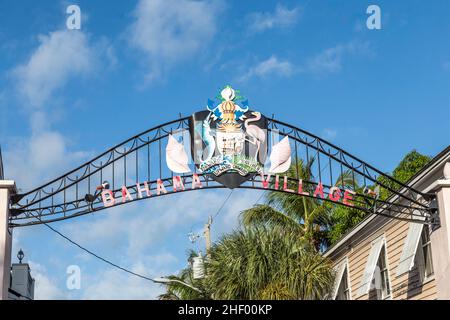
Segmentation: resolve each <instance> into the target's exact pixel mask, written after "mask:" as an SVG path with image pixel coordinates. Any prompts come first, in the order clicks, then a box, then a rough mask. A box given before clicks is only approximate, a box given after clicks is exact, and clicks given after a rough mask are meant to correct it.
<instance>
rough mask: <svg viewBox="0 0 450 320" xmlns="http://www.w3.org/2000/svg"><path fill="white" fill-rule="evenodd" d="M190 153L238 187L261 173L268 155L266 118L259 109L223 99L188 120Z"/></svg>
mask: <svg viewBox="0 0 450 320" xmlns="http://www.w3.org/2000/svg"><path fill="white" fill-rule="evenodd" d="M189 127H190V136H191V153H192V159H193V160H194V162H195V165H196V167H197V169H198V170H199V171H200V172H202V173H205V174H208V175H209V176H210V177H211V178H213V179H214V180H216V181H217V182H219V183H221V184H222V185H224V186H226V187H227V188H231V189H233V188H236V187H238V186H240V185H241V184H242V183H244V182H245V181H247V180H248V179H250V178H252V177H253V176H254V175H255V174H259V173H262V171H263V167H264V163H265V160H266V157H267V119H266V118H265V117H264V116H263V115H262V114H261V113H259V112H254V111H251V110H248V107H247V108H245V107H241V106H239V105H238V104H237V103H235V102H234V101H232V100H229V99H228V100H226V99H225V101H223V102H222V103H221V104H219V105H218V106H216V107H214V108H208V110H207V111H201V112H197V113H194V114H193V115H192V117H191V118H190V121H189Z"/></svg>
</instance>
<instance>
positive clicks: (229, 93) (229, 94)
mask: <svg viewBox="0 0 450 320" xmlns="http://www.w3.org/2000/svg"><path fill="white" fill-rule="evenodd" d="M220 95H221V96H222V98H224V99H225V101H232V100H233V99H234V98H235V97H236V94H235V92H234V89H233V88H232V87H230V86H226V87H225V89H223V90H222V91H221V92H220Z"/></svg>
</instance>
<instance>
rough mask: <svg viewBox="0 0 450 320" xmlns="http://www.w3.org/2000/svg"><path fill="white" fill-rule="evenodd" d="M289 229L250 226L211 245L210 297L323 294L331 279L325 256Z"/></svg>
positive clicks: (241, 297) (279, 297)
mask: <svg viewBox="0 0 450 320" xmlns="http://www.w3.org/2000/svg"><path fill="white" fill-rule="evenodd" d="M308 248H309V246H305V243H304V242H303V241H301V239H300V238H299V237H298V236H297V234H296V233H294V232H288V231H286V230H282V229H280V228H277V227H270V228H269V227H252V228H244V229H242V230H238V231H234V232H233V233H231V234H228V235H225V236H223V237H222V239H221V240H220V241H219V242H218V243H217V244H215V245H214V246H213V248H212V250H211V261H210V262H209V263H208V283H209V286H210V288H214V294H213V295H214V298H215V299H249V300H252V299H274V300H276V299H322V298H324V296H325V295H326V294H327V293H328V292H329V290H330V288H331V286H332V284H333V277H334V274H333V271H332V268H331V264H330V262H329V261H328V260H327V259H325V258H323V257H322V256H321V255H320V254H318V253H316V252H315V251H314V250H312V251H311V250H310V249H308Z"/></svg>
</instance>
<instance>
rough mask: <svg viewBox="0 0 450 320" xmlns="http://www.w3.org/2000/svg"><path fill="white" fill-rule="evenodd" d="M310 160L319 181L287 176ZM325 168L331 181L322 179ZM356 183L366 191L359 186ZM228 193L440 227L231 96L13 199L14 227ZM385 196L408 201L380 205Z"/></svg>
mask: <svg viewBox="0 0 450 320" xmlns="http://www.w3.org/2000/svg"><path fill="white" fill-rule="evenodd" d="M180 138H181V139H180ZM291 145H292V146H293V147H292V148H291ZM164 149H165V150H164ZM164 152H165V155H164ZM312 153H314V154H312ZM299 155H300V157H299ZM312 155H314V157H311V156H312ZM127 158H128V159H130V158H131V159H132V160H131V161H132V163H131V168H130V169H131V170H132V172H134V174H133V175H132V176H129V175H127V167H128V165H127V164H130V160H128V162H127ZM321 158H322V160H321ZM308 159H313V160H315V161H316V165H315V166H314V168H313V169H312V170H313V171H314V172H313V173H312V180H314V181H302V180H301V176H300V175H299V172H298V170H296V171H297V172H293V171H292V170H291V171H290V172H289V173H287V172H288V171H289V169H290V168H291V164H292V162H295V163H298V161H309V160H308ZM155 160H156V161H155ZM164 160H165V161H164ZM324 160H325V164H324V162H323V161H324ZM321 161H322V166H321ZM303 163H307V162H303ZM117 167H119V169H120V170H117ZM133 168H134V170H133ZM326 168H327V171H329V173H326V174H325V175H324V174H322V172H323V170H324V169H326ZM344 170H346V171H344ZM344 172H347V173H348V174H349V182H348V183H345V184H344V181H343V180H342V181H338V179H339V177H340V176H342V174H343V173H344ZM380 176H383V177H384V178H386V179H387V181H389V183H385V182H383V181H381V180H379V179H378V178H379V177H380ZM143 177H146V178H143ZM294 177H295V178H294ZM358 178H359V179H361V180H360V181H361V182H363V183H364V185H358V183H357V179H358ZM350 180H351V181H350ZM108 181H110V182H111V184H110V183H108ZM118 181H121V183H118ZM122 181H123V183H122ZM131 181H132V182H131ZM366 181H367V182H368V184H367V183H366ZM130 182H131V183H130ZM98 184H101V185H100V186H98V187H96V185H98ZM393 186H401V187H402V188H403V189H404V190H407V191H408V192H402V191H399V190H397V189H395V188H394V187H393ZM224 187H227V188H237V187H239V188H253V189H262V190H273V191H280V192H288V193H292V194H297V195H300V196H308V197H313V198H317V199H318V200H321V201H322V200H324V201H331V202H334V203H339V204H342V205H345V206H349V207H354V208H356V209H358V210H362V211H365V212H369V213H375V212H376V213H377V214H379V215H385V216H389V217H392V218H399V217H397V215H399V214H404V213H405V212H406V213H407V214H408V215H409V218H404V219H405V220H408V221H414V222H419V223H423V217H426V218H428V220H427V221H430V220H431V219H433V217H432V214H433V212H434V211H433V209H432V208H430V199H428V198H426V197H425V196H424V195H423V194H422V193H421V192H420V191H418V190H415V189H414V188H412V187H410V186H408V185H405V184H403V183H401V182H400V181H398V180H396V179H394V178H392V177H389V176H387V175H386V174H385V173H383V172H382V171H381V170H379V169H376V168H374V167H373V166H371V165H369V164H368V163H366V162H364V161H362V160H360V159H358V158H357V157H355V156H352V155H351V154H350V153H348V152H346V151H345V150H343V149H341V148H339V147H337V146H335V145H333V144H331V143H329V142H327V141H325V140H323V139H321V138H320V137H318V136H315V135H313V134H311V133H309V132H307V131H305V130H303V129H301V128H298V127H295V126H293V125H290V124H287V123H284V122H281V121H279V120H275V119H273V118H270V119H269V118H266V117H264V115H263V114H261V113H260V112H258V111H256V110H255V109H254V108H252V107H250V106H249V103H248V101H247V100H246V99H244V98H243V97H241V96H240V95H239V92H238V91H236V90H234V89H233V88H231V87H230V86H226V87H225V88H223V89H222V90H221V91H220V93H219V95H218V97H217V98H215V99H214V100H211V99H209V100H208V102H207V104H206V106H205V108H204V110H203V111H200V112H196V113H194V114H193V115H192V116H190V117H180V119H177V120H173V121H170V122H167V123H164V124H159V125H157V126H155V127H153V128H150V129H148V130H146V131H144V132H142V133H139V134H137V135H135V136H133V137H130V138H128V139H127V140H125V141H123V142H121V143H120V144H118V145H116V146H114V147H112V148H110V149H108V150H106V151H104V152H103V153H101V154H99V155H97V156H96V157H94V158H93V159H91V160H90V161H88V162H86V163H84V164H82V165H80V166H78V167H76V168H74V169H72V170H71V171H69V172H67V173H65V174H63V175H62V176H60V177H57V178H55V179H53V180H50V181H49V182H47V183H45V184H44V185H42V186H39V187H37V188H35V189H32V190H30V191H28V192H26V193H21V194H16V195H14V196H13V197H12V199H11V202H12V205H11V209H10V226H11V227H17V226H28V225H34V224H41V223H46V222H54V221H60V220H65V219H69V218H73V217H77V216H81V215H84V214H88V213H91V212H94V211H97V210H102V209H104V208H107V207H111V206H114V205H120V204H124V203H128V202H131V201H135V200H139V199H143V198H147V197H156V196H160V195H165V194H171V193H175V192H182V191H189V190H193V189H200V188H203V189H208V188H224ZM371 188H374V190H371ZM380 188H383V190H385V191H388V192H390V193H391V194H394V195H396V196H397V197H398V198H399V199H401V200H402V201H401V202H400V201H397V200H390V199H388V200H383V199H379V192H378V191H379V190H380ZM377 190H378V191H377ZM418 199H421V200H418ZM381 207H382V208H388V210H387V211H386V210H385V211H386V212H387V213H386V212H385V211H383V212H385V213H382V212H381V211H379V210H378V209H380V208H381ZM375 210H378V211H375ZM417 212H419V214H417Z"/></svg>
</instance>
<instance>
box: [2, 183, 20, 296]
mask: <svg viewBox="0 0 450 320" xmlns="http://www.w3.org/2000/svg"><path fill="white" fill-rule="evenodd" d="M15 193H16V184H15V182H14V181H12V180H0V300H7V299H8V288H9V282H10V274H11V249H12V230H10V228H9V205H10V199H11V195H13V194H15Z"/></svg>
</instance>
